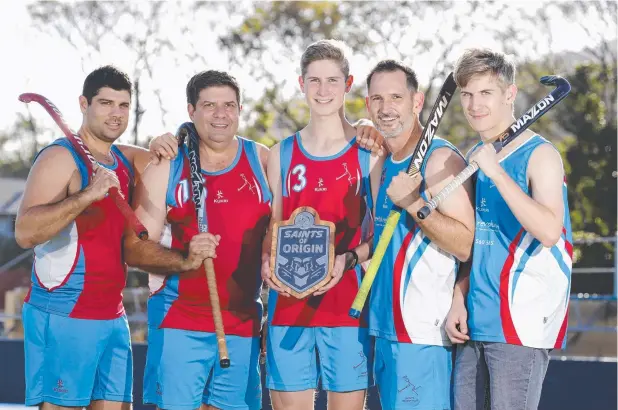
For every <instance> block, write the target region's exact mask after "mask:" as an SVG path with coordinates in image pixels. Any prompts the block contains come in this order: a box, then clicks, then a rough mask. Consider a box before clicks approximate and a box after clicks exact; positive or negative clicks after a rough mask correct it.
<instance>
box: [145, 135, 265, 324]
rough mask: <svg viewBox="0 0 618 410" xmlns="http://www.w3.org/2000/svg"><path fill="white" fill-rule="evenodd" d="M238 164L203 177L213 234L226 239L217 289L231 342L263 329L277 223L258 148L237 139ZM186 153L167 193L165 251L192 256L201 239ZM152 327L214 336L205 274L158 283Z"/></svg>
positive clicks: (175, 164) (173, 168)
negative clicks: (264, 270)
mask: <svg viewBox="0 0 618 410" xmlns="http://www.w3.org/2000/svg"><path fill="white" fill-rule="evenodd" d="M237 139H238V150H237V153H236V157H235V158H234V160H233V162H232V164H230V166H228V167H227V168H225V169H223V170H221V171H218V172H206V171H204V170H202V175H203V177H204V180H205V187H206V199H205V207H206V215H207V223H208V231H209V232H210V233H212V234H215V235H221V240H220V241H219V246H218V247H217V258H215V259H214V267H215V274H216V278H217V289H218V293H219V301H220V304H221V314H222V316H223V327H224V329H225V332H226V333H227V334H231V335H238V336H257V335H259V332H260V329H261V319H262V302H261V300H260V291H261V287H262V279H261V275H260V269H261V252H262V240H263V238H264V235H265V233H266V230H267V229H268V222H269V220H270V200H271V194H270V190H269V188H268V185H267V183H266V178H265V176H264V173H263V171H262V167H261V164H260V159H259V152H258V146H257V144H256V143H255V142H253V141H250V140H247V139H244V138H240V137H237ZM191 193H192V191H191V173H190V167H189V161H188V151H187V148H186V145H185V147H184V149H181V150H180V152H179V155H178V156H177V157H176V158H175V159H174V160H173V161H172V162H171V164H170V176H169V181H168V186H167V194H166V204H167V224H168V228H169V230H170V231H169V233H170V234H169V235H164V236H163V238H162V240H161V243H162V244H163V245H165V246H168V247H170V248H172V249H177V250H180V251H183V252H187V251H188V249H189V242H190V240H191V238H192V237H193V236H194V235H196V234H197V233H198V227H197V220H196V216H195V205H194V203H193V200H192V194H191ZM150 290H151V296H150V300H149V303H148V320H149V323H150V326H155V327H160V328H173V329H184V330H195V331H202V332H214V331H215V328H214V322H213V318H212V307H211V303H210V297H209V293H208V285H207V282H206V272H205V270H204V267H203V266H201V267H200V268H199V269H195V270H192V271H188V272H183V273H181V274H174V275H170V276H161V275H152V274H151V275H150Z"/></svg>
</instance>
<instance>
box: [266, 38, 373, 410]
mask: <svg viewBox="0 0 618 410" xmlns="http://www.w3.org/2000/svg"><path fill="white" fill-rule="evenodd" d="M301 73H302V74H301V77H300V78H299V83H300V86H301V89H302V91H303V93H304V94H305V97H306V100H307V103H308V105H309V108H310V111H311V120H310V122H309V124H308V125H307V127H305V128H304V129H302V130H300V131H298V132H297V133H295V134H294V135H292V136H290V137H288V138H286V139H285V140H283V141H281V143H279V144H278V145H276V146H275V147H273V149H272V150H271V152H270V155H269V160H268V169H267V174H268V179H269V184H270V186H271V189H272V191H273V213H272V215H273V220H274V221H281V220H287V219H289V218H290V215H291V214H292V212H293V211H294V210H295V209H297V208H299V207H301V206H310V207H312V208H314V209H316V210H317V212H318V214H319V216H320V219H322V220H325V221H330V222H332V223H333V224H334V225H335V228H336V232H335V255H336V256H335V261H334V267H333V269H332V271H331V273H330V274H331V276H332V280H331V281H330V282H329V283H328V284H327V285H325V286H324V287H322V288H321V289H318V290H317V291H316V292H315V293H314V294H313V295H312V296H309V297H307V298H305V299H301V300H299V299H296V298H292V297H289V296H288V297H286V295H285V294H283V295H282V294H281V293H284V292H283V291H282V289H281V288H279V287H278V286H277V285H276V284H275V283H273V282H272V280H271V279H270V275H271V274H270V263H269V259H270V241H269V240H267V241H265V245H264V249H265V253H264V255H263V265H262V277H263V278H264V279H265V280H266V281H267V282H268V284H269V286H270V287H271V291H270V294H269V298H268V337H267V361H266V373H267V379H266V380H267V385H268V388H269V389H270V391H271V392H270V394H271V401H272V403H273V407H274V408H275V409H277V410H284V409H313V406H314V390H315V389H316V388H317V387H318V383H319V384H320V385H321V386H322V388H323V389H324V390H326V391H327V392H328V402H329V408H330V409H335V410H337V409H362V408H364V398H365V390H366V389H367V387H369V386H370V385H371V384H372V377H371V357H372V347H371V343H370V336H369V333H368V331H367V322H366V315H363V317H362V318H361V320H360V321H359V320H356V319H352V318H350V317H349V316H348V309H349V308H350V306H351V304H352V300H353V299H354V296H355V295H356V293H357V291H358V288H359V286H360V281H361V271H360V266H359V265H358V263H360V262H363V261H365V260H367V259H368V257H369V251H370V246H369V244H368V243H367V242H366V240H367V239H368V238H369V233H368V231H367V228H368V227H369V226H370V225H371V224H370V223H367V222H368V221H369V220H370V219H369V218H367V219H366V217H368V216H369V211H370V208H371V204H372V200H371V189H370V188H371V184H370V179H371V178H370V175H371V176H373V178H374V179H376V181H379V177H380V170H381V164H378V161H379V159H378V158H377V157H371V155H370V152H369V151H366V150H364V149H361V148H359V146H358V145H357V144H356V138H355V135H356V130H355V129H354V128H353V126H352V125H350V124H349V123H348V122H347V120H346V119H345V115H344V98H345V94H346V93H347V92H348V91H349V90H350V87H351V86H352V81H353V78H352V76H351V75H349V64H348V60H347V58H346V57H345V55H344V52H343V48H342V46H340V44H339V43H338V42H335V41H332V40H323V41H319V42H317V43H314V44H311V45H310V46H309V47H308V48H307V49H306V50H305V52H304V53H303V56H302V58H301ZM376 171H377V172H376ZM267 238H268V239H269V238H270V235H268V236H267ZM364 241H365V242H364ZM316 353H317V354H316Z"/></svg>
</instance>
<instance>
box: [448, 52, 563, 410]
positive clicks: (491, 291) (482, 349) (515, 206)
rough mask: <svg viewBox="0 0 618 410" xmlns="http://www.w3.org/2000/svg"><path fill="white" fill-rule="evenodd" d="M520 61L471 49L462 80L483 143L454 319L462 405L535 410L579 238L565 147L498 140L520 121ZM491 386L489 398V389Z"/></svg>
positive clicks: (451, 327)
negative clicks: (574, 236)
mask: <svg viewBox="0 0 618 410" xmlns="http://www.w3.org/2000/svg"><path fill="white" fill-rule="evenodd" d="M514 77H515V64H514V62H512V61H511V60H510V59H509V58H508V57H507V56H505V55H504V54H502V53H499V52H495V51H492V50H486V49H472V50H467V51H466V52H465V53H464V54H463V55H462V56H461V57H460V59H459V60H458V61H457V64H456V66H455V79H456V81H457V84H458V85H459V87H460V88H461V104H462V107H463V111H464V114H465V116H466V119H467V120H468V123H469V124H470V126H471V127H472V128H473V129H474V130H475V131H476V132H478V133H479V136H480V137H481V141H480V142H479V143H478V144H477V145H476V146H475V147H474V148H473V149H472V150H471V152H470V154H469V158H470V161H473V162H476V163H477V164H478V165H479V167H480V170H479V172H478V175H477V177H476V230H475V240H474V249H473V258H472V268H471V272H470V276H469V277H464V278H460V279H459V280H458V283H457V285H456V288H455V295H454V297H453V305H452V307H451V311H450V312H449V318H448V319H447V332H448V334H449V337H450V338H451V340H452V341H453V343H461V344H460V345H459V346H458V349H457V356H456V362H455V370H454V396H455V408H456V409H461V410H470V409H482V408H483V406H484V405H485V402H486V401H487V402H489V403H490V404H491V408H492V409H509V410H518V409H521V410H528V409H536V408H537V406H538V404H539V400H540V397H541V388H542V385H543V379H544V377H545V372H546V370H547V365H548V362H549V350H550V349H554V348H562V347H564V346H565V342H566V337H565V336H566V328H567V308H568V302H569V292H570V278H571V263H572V260H571V258H572V242H571V223H570V218H569V208H568V203H567V188H566V180H565V175H564V169H563V165H562V160H561V157H560V154H559V152H558V151H557V150H556V148H555V147H554V146H553V145H552V144H551V143H550V142H549V141H547V140H546V139H544V138H543V137H541V136H540V135H538V134H536V133H535V132H533V131H531V130H527V131H525V132H523V133H522V134H521V135H520V136H518V137H517V138H516V139H515V140H513V142H511V143H510V144H509V145H508V146H506V147H505V148H504V149H503V150H502V151H501V152H500V153H498V154H496V151H495V149H494V147H493V145H492V142H494V141H495V140H496V138H497V137H498V136H499V135H500V134H501V133H502V132H503V131H504V130H505V129H507V127H508V126H509V125H510V124H511V123H512V122H513V121H514V119H515V118H514V116H513V103H514V101H515V97H516V95H517V87H516V86H515V84H514ZM487 394H488V395H489V396H487Z"/></svg>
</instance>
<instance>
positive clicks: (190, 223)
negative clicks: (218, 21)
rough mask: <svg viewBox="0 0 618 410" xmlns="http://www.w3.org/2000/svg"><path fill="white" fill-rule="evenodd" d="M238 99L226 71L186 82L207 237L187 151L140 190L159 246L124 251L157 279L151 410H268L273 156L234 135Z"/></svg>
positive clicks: (147, 397) (143, 244) (156, 168)
mask: <svg viewBox="0 0 618 410" xmlns="http://www.w3.org/2000/svg"><path fill="white" fill-rule="evenodd" d="M239 98H240V88H239V86H238V83H237V81H236V79H235V78H234V77H232V76H231V75H229V74H228V73H225V72H221V71H214V70H209V71H204V72H201V73H198V74H196V75H195V76H193V78H191V80H190V81H189V83H188V84H187V111H188V114H189V117H190V118H191V121H192V123H191V124H190V127H192V128H193V132H194V133H196V134H197V135H198V136H199V139H200V144H199V145H200V148H199V149H200V161H201V164H200V166H201V174H202V176H203V178H204V186H205V188H206V192H207V196H206V200H205V202H206V203H205V204H204V207H205V209H206V214H207V217H208V231H209V232H210V233H201V234H200V233H198V232H199V231H198V227H197V221H196V217H195V206H194V204H193V202H192V200H191V198H192V195H191V192H192V188H191V176H190V167H189V161H188V150H187V144H185V145H184V146H182V147H181V148H180V149H179V150H178V155H177V156H175V158H174V159H173V160H167V159H162V160H161V161H160V162H159V163H158V164H153V165H152V166H150V167H149V168H148V169H147V170H146V171H145V172H144V175H143V178H142V183H141V184H140V185H138V187H137V190H136V194H135V198H134V207H135V211H136V214H137V217H138V218H139V219H140V220H141V221H142V223H143V224H144V225H145V226H146V228H147V229H148V232H149V234H150V238H151V240H152V241H140V240H139V239H137V237H136V236H135V235H134V234H127V237H126V240H125V253H126V257H127V262H128V263H129V264H130V265H134V266H139V267H141V268H142V269H144V270H146V271H149V272H151V275H150V289H151V292H152V293H151V297H150V300H149V302H148V324H149V332H148V355H147V359H146V369H145V374H144V402H145V403H151V404H156V406H157V407H158V408H159V409H197V408H200V407H201V408H202V409H204V406H205V408H207V409H215V408H218V409H230V408H234V409H249V410H254V409H255V410H257V409H260V408H261V395H262V388H261V382H260V373H259V363H258V358H259V353H260V343H259V340H260V338H259V335H260V329H261V319H262V303H261V300H260V290H261V286H262V281H261V278H260V256H261V246H262V239H263V237H264V234H265V233H266V229H267V227H268V221H269V219H270V201H271V194H270V190H269V188H268V184H267V182H266V176H265V174H264V168H265V165H266V158H267V155H268V149H267V148H266V147H264V146H262V145H260V144H257V143H255V142H254V141H251V140H247V139H245V138H242V137H239V136H237V135H236V132H237V130H238V122H239V116H240V111H241V108H242V107H241V105H240V101H239ZM163 137H164V138H165V136H163ZM160 140H161V139H159V141H160ZM174 144H176V142H175V141H174ZM176 145H177V144H176ZM198 245H201V246H198ZM193 249H196V252H195V254H196V257H191V258H189V260H187V258H185V257H184V256H183V255H185V253H186V252H187V251H188V252H189V254H191V253H192V250H193ZM206 257H211V258H214V268H215V272H216V275H217V290H218V294H219V299H220V303H221V313H222V317H223V326H224V329H225V332H226V342H227V346H228V349H229V354H230V358H231V359H232V360H231V366H230V367H229V368H227V369H222V368H221V367H220V365H219V361H218V360H217V340H216V336H215V329H214V322H213V315H212V308H211V304H210V297H209V293H208V288H207V282H206V274H205V271H204V267H203V260H204V258H206Z"/></svg>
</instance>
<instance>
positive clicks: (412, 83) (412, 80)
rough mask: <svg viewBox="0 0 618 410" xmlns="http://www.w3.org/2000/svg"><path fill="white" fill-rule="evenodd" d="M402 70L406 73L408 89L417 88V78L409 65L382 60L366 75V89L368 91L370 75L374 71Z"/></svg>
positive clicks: (390, 71) (413, 89) (414, 89)
mask: <svg viewBox="0 0 618 410" xmlns="http://www.w3.org/2000/svg"><path fill="white" fill-rule="evenodd" d="M397 70H399V71H403V73H404V74H405V75H406V83H407V84H408V89H409V90H410V91H415V92H416V91H417V90H418V79H417V78H416V73H415V72H414V70H412V69H411V68H410V67H408V66H407V65H405V64H404V63H402V62H401V61H396V60H382V61H380V62H379V63H378V64H376V66H375V67H373V69H372V70H371V71H370V72H369V75H368V76H367V91H369V86H370V85H371V77H373V75H374V74H376V73H393V72H395V71H397Z"/></svg>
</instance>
